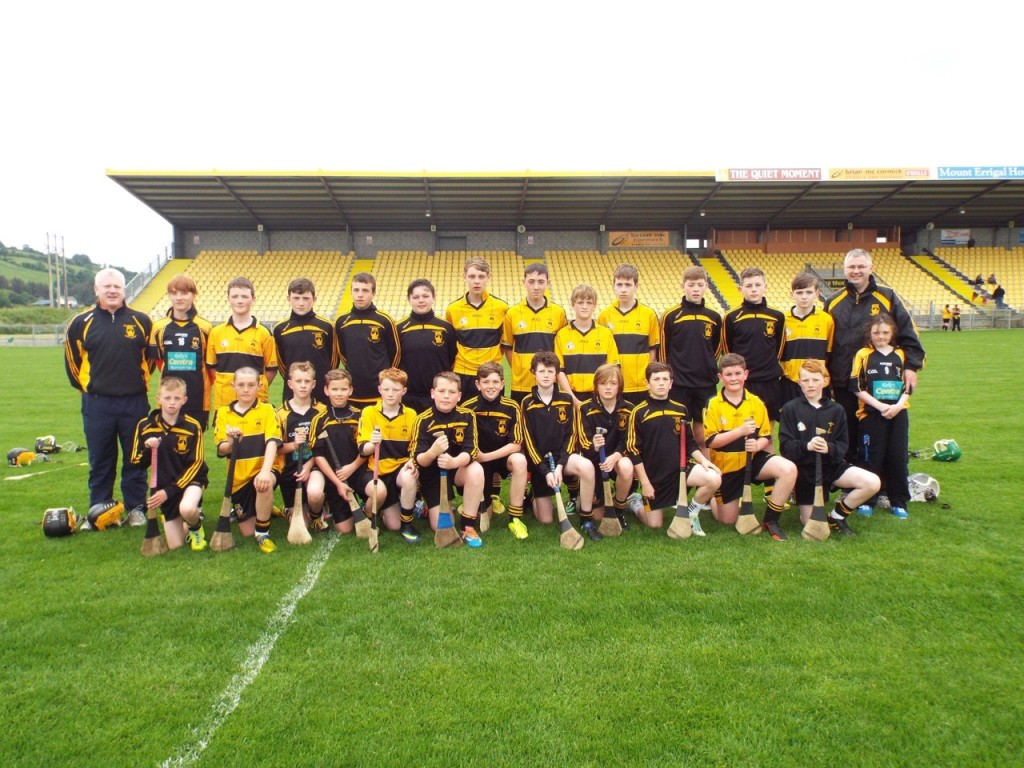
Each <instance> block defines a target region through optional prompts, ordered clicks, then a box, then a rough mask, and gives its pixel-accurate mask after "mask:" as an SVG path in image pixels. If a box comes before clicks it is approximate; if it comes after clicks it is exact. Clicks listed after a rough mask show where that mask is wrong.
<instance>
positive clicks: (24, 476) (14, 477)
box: [4, 461, 89, 480]
mask: <svg viewBox="0 0 1024 768" xmlns="http://www.w3.org/2000/svg"><path fill="white" fill-rule="evenodd" d="M87 466H89V462H87V461H83V462H82V463H81V464H66V465H64V466H63V467H54V468H53V469H44V470H42V471H41V472H29V473H28V474H27V475H11V476H10V477H5V478H4V480H24V479H25V478H26V477H35V476H36V475H45V474H47V473H49V472H58V471H60V470H62V469H70V468H71V467H87Z"/></svg>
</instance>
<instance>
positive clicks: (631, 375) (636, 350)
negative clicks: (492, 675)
mask: <svg viewBox="0 0 1024 768" xmlns="http://www.w3.org/2000/svg"><path fill="white" fill-rule="evenodd" d="M639 285H640V270H638V269H637V268H636V267H634V266H633V265H632V264H620V265H619V266H618V267H616V268H615V272H614V273H613V274H612V286H613V288H614V289H615V299H616V301H615V302H614V303H613V304H611V305H609V306H608V307H606V308H605V309H604V310H603V311H602V312H601V314H600V315H598V316H597V324H598V325H602V326H604V327H606V328H608V329H609V330H610V331H611V332H612V336H614V337H615V346H616V348H617V349H618V352H619V365H620V366H621V367H622V376H623V379H624V382H625V383H624V385H623V390H622V397H623V399H625V400H626V402H628V403H629V404H630V405H638V404H639V403H640V401H641V400H643V399H644V396H645V395H646V393H647V383H646V381H645V380H644V376H645V374H646V371H647V366H648V365H650V364H651V363H653V362H654V361H655V360H657V359H658V347H659V346H660V345H661V327H660V326H659V324H658V316H657V314H655V312H654V310H653V309H651V308H650V307H648V306H647V305H646V304H641V303H640V301H639V300H638V299H637V298H636V291H637V288H638V287H639Z"/></svg>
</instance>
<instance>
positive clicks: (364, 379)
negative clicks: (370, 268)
mask: <svg viewBox="0 0 1024 768" xmlns="http://www.w3.org/2000/svg"><path fill="white" fill-rule="evenodd" d="M351 290H352V309H350V310H349V311H348V312H345V313H344V314H342V315H339V316H338V319H337V320H335V321H334V332H335V335H336V336H337V339H338V356H339V360H340V361H341V362H342V363H343V364H344V365H345V367H346V368H347V369H348V370H349V371H351V372H352V398H351V399H352V402H353V404H354V405H356V406H358V407H360V408H365V407H366V406H368V405H370V404H371V403H375V402H377V400H378V399H379V395H378V392H377V388H378V376H379V374H380V372H381V371H383V370H385V369H387V368H393V367H395V366H397V365H398V363H399V361H400V360H401V352H400V348H399V345H398V330H397V329H396V328H395V321H394V320H392V319H391V315H389V314H387V313H386V312H381V311H380V310H379V309H377V307H376V305H374V303H373V297H374V296H376V295H377V280H376V278H375V277H374V276H373V275H371V274H370V273H369V272H358V273H356V274H355V275H354V276H353V277H352V288H351ZM403 389H404V385H403Z"/></svg>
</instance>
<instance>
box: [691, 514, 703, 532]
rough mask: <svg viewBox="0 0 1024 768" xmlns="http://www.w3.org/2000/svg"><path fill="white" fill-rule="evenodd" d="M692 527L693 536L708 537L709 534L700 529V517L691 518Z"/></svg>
mask: <svg viewBox="0 0 1024 768" xmlns="http://www.w3.org/2000/svg"><path fill="white" fill-rule="evenodd" d="M690 525H692V526H693V535H694V536H707V534H706V533H704V529H703V528H701V527H700V515H693V516H691V517H690Z"/></svg>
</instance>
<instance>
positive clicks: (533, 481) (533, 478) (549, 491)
mask: <svg viewBox="0 0 1024 768" xmlns="http://www.w3.org/2000/svg"><path fill="white" fill-rule="evenodd" d="M562 470H563V471H564V470H565V467H563V468H562ZM549 471H550V470H549V469H548V465H547V464H538V465H537V466H535V467H531V468H530V489H531V492H532V493H533V497H534V498H535V499H543V498H546V497H549V496H554V495H555V491H554V489H553V488H552V487H551V486H550V485H548V477H547V476H548V472H549Z"/></svg>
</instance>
